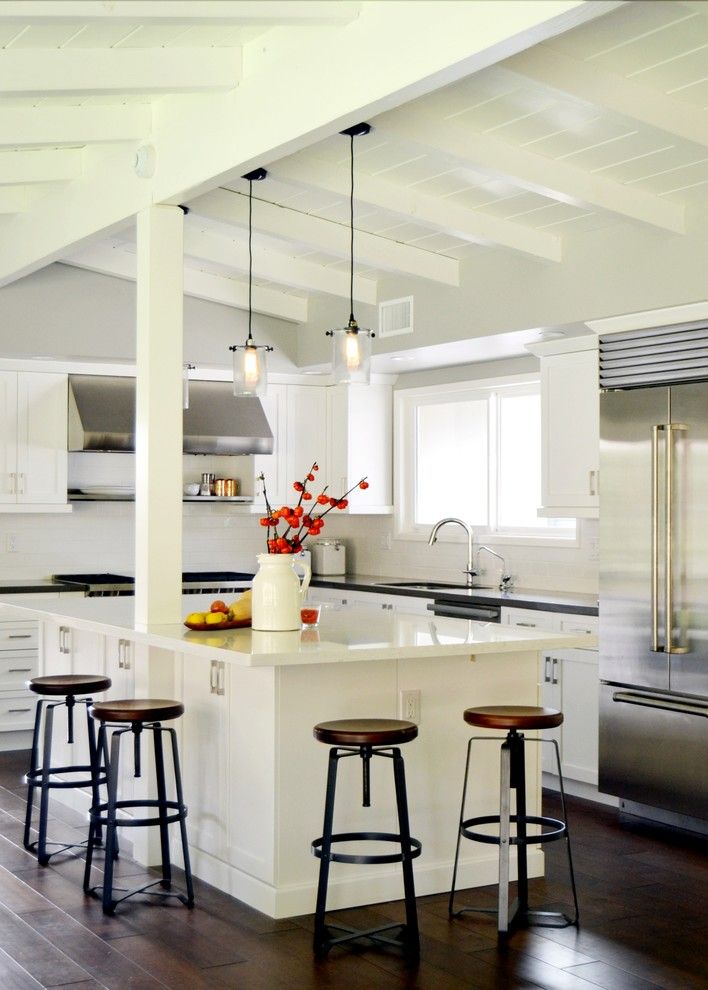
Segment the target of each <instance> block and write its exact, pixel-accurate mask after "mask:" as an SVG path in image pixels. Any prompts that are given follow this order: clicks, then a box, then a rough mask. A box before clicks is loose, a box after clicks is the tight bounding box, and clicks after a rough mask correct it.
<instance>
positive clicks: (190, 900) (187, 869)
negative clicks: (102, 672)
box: [164, 729, 194, 907]
mask: <svg viewBox="0 0 708 990" xmlns="http://www.w3.org/2000/svg"><path fill="white" fill-rule="evenodd" d="M164 731H165V732H169V734H170V739H171V741H172V765H173V767H174V773H175V790H176V791H177V803H178V804H179V806H180V808H184V814H183V815H182V817H181V818H180V822H179V831H180V836H181V839H182V858H183V860H184V881H185V885H186V887H187V897H186V898H183V897H180V900H181V901H182V902H183V903H184V904H186V905H187V907H192V906H193V905H194V884H193V882H192V866H191V863H190V859H189V843H188V842H187V808H186V806H185V803H184V792H183V790H182V771H181V769H180V763H179V752H178V749H177V733H176V732H175V730H174V729H165V730H164Z"/></svg>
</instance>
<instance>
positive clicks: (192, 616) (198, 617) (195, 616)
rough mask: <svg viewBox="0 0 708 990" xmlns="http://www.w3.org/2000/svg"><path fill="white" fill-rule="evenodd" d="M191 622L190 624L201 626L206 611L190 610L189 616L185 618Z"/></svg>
mask: <svg viewBox="0 0 708 990" xmlns="http://www.w3.org/2000/svg"><path fill="white" fill-rule="evenodd" d="M184 621H185V622H189V623H190V625H193V626H199V625H203V624H204V613H203V612H190V613H189V615H188V616H187V618H186V619H185V620H184Z"/></svg>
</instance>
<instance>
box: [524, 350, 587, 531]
mask: <svg viewBox="0 0 708 990" xmlns="http://www.w3.org/2000/svg"><path fill="white" fill-rule="evenodd" d="M583 340H584V338H583ZM564 343H565V344H566V345H573V346H575V345H576V344H577V346H582V347H585V348H588V349H584V350H568V351H564V352H562V353H553V354H551V353H544V354H541V409H542V413H541V416H542V423H543V441H542V501H543V505H542V509H541V513H542V514H543V515H546V516H570V517H578V516H584V517H596V516H597V514H598V508H599V496H598V491H599V483H600V478H599V457H600V405H599V386H598V371H597V349H596V341H595V340H594V339H593V340H591V341H589V343H583V344H579V342H576V341H565V342H564ZM541 346H544V347H545V346H549V345H541ZM556 346H559V345H558V343H557V342H556ZM540 349H541V348H540V347H539V348H538V350H536V348H534V352H535V353H539V351H540Z"/></svg>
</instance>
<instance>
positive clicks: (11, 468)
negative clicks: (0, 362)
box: [0, 371, 17, 503]
mask: <svg viewBox="0 0 708 990" xmlns="http://www.w3.org/2000/svg"><path fill="white" fill-rule="evenodd" d="M16 488H17V372H16V371H0V503H4V502H16V501H17V492H16Z"/></svg>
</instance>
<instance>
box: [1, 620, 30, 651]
mask: <svg viewBox="0 0 708 990" xmlns="http://www.w3.org/2000/svg"><path fill="white" fill-rule="evenodd" d="M38 645H39V624H38V623H37V622H0V650H36V649H37V647H38Z"/></svg>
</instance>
